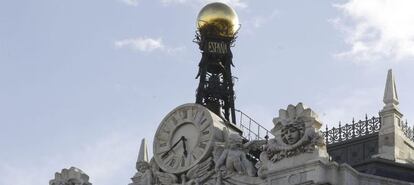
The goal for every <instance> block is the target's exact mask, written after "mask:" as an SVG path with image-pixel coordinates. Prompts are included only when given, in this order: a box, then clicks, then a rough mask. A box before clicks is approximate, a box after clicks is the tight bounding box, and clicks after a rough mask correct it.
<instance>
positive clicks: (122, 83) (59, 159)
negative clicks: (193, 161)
mask: <svg viewBox="0 0 414 185" xmlns="http://www.w3.org/2000/svg"><path fill="white" fill-rule="evenodd" d="M208 2H210V1H208V0H152V1H151V0H105V1H98V0H89V1H84V0H83V1H80V0H72V1H57V0H38V1H1V2H0V86H1V91H0V148H1V150H0V174H1V178H0V185H10V184H13V185H39V184H47V183H48V181H49V180H50V179H52V178H53V177H54V173H55V172H56V171H60V170H61V169H62V168H68V167H70V166H76V167H79V168H80V169H82V170H84V171H85V172H86V173H87V174H89V176H90V177H91V182H92V183H93V184H95V185H114V184H125V185H126V184H128V183H130V179H129V178H130V177H132V176H133V175H134V173H135V171H136V170H135V161H136V158H137V154H138V149H139V144H140V140H141V139H142V138H147V139H148V141H149V148H150V151H152V149H151V148H152V137H153V134H154V132H155V130H156V128H157V126H158V124H159V122H160V121H161V120H162V118H163V117H164V116H165V115H166V114H167V113H168V112H169V111H170V110H172V109H173V108H175V107H176V106H178V105H181V104H183V103H187V102H194V101H195V89H196V87H197V83H198V81H197V80H195V79H194V77H195V75H196V72H197V64H198V62H199V60H200V53H199V51H198V47H197V45H196V44H194V43H192V39H193V38H194V31H195V19H196V16H197V13H198V11H199V10H200V9H201V8H202V7H203V6H204V5H205V4H206V3H208ZM225 2H228V3H230V5H232V6H233V7H234V8H235V9H236V11H237V13H238V15H239V19H240V22H241V24H242V27H241V30H240V33H239V37H238V39H237V42H236V47H235V48H233V54H234V64H235V65H236V67H235V68H233V71H234V75H235V76H237V77H238V79H239V80H238V81H237V83H236V85H235V90H236V95H237V99H236V107H237V108H238V109H241V110H243V111H244V112H246V113H247V114H249V115H250V116H252V117H253V118H255V119H256V120H258V121H259V122H260V123H262V124H263V125H264V126H265V127H267V128H268V129H271V128H272V122H271V120H272V118H273V117H276V116H277V112H278V110H279V109H280V108H286V107H287V105H288V104H297V103H298V102H303V103H304V104H305V105H307V106H309V107H311V108H312V109H314V110H315V111H316V112H317V113H318V114H319V116H320V117H321V119H322V121H323V122H324V123H328V124H329V125H335V124H337V123H338V121H342V122H349V121H350V120H351V119H352V117H355V118H356V119H362V118H363V116H364V115H365V113H368V115H371V116H372V115H375V116H377V113H378V111H379V110H380V109H381V108H382V106H383V104H382V96H383V91H384V85H385V78H386V74H387V70H388V69H389V68H393V70H394V74H395V76H396V80H397V88H398V93H399V98H400V110H401V111H402V113H403V114H404V115H405V118H407V119H408V120H409V121H410V120H414V107H413V106H410V105H414V97H413V96H412V95H413V94H414V86H413V79H414V73H413V71H414V62H413V60H414V13H412V11H411V9H412V7H413V6H414V4H413V2H412V1H410V0H393V1H386V0H336V1H324V0H321V1H311V0H293V1H273V0H267V1H253V0H227V1H225ZM410 8H411V9H410Z"/></svg>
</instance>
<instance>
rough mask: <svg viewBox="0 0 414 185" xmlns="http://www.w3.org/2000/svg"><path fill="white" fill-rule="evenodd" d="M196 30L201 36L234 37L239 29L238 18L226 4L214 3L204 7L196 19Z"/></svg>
mask: <svg viewBox="0 0 414 185" xmlns="http://www.w3.org/2000/svg"><path fill="white" fill-rule="evenodd" d="M196 24H197V29H198V31H200V33H201V34H204V33H207V34H216V35H217V36H224V37H234V36H235V34H236V33H237V31H238V29H239V26H240V25H239V18H238V17H237V14H236V12H235V11H234V10H233V8H231V7H230V6H228V5H227V4H224V3H220V2H215V3H210V4H207V5H206V6H204V7H203V8H202V9H201V10H200V13H198V17H197V23H196Z"/></svg>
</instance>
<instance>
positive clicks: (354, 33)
mask: <svg viewBox="0 0 414 185" xmlns="http://www.w3.org/2000/svg"><path fill="white" fill-rule="evenodd" d="M334 6H335V7H336V8H338V9H339V10H340V11H341V13H342V15H341V17H339V18H336V19H333V20H332V23H333V24H334V25H335V26H336V27H337V28H338V29H340V30H341V31H343V33H344V34H345V43H346V44H347V45H349V46H350V48H349V50H347V51H343V52H340V53H337V54H335V56H337V57H339V58H350V59H353V60H354V61H356V62H366V61H376V60H380V59H388V60H393V61H399V60H402V59H406V58H409V57H414V11H412V8H413V7H414V1H412V0H349V1H348V2H346V3H344V4H340V5H334Z"/></svg>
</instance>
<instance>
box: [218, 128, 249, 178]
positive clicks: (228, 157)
mask: <svg viewBox="0 0 414 185" xmlns="http://www.w3.org/2000/svg"><path fill="white" fill-rule="evenodd" d="M226 145H227V146H226V147H225V148H224V150H223V152H222V153H221V155H220V156H219V158H218V159H217V160H216V161H215V170H216V172H217V173H218V174H221V175H222V174H223V170H224V169H221V167H222V166H224V167H225V172H226V173H229V174H232V173H237V174H239V175H249V176H255V174H256V170H255V168H254V166H253V164H252V163H251V162H250V161H249V160H248V159H247V157H246V152H245V151H244V148H243V146H244V145H243V139H242V137H241V136H240V135H238V134H229V135H228V139H227V142H226Z"/></svg>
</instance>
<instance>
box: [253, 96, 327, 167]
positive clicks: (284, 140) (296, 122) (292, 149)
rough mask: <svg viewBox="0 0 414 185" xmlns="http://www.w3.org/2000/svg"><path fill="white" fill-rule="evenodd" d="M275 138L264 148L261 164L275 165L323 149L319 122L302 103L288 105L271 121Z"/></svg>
mask: <svg viewBox="0 0 414 185" xmlns="http://www.w3.org/2000/svg"><path fill="white" fill-rule="evenodd" d="M273 123H274V128H273V129H272V130H271V132H272V134H273V135H274V136H275V137H274V138H272V139H270V140H269V141H268V143H267V144H266V145H265V146H264V148H263V152H262V153H261V155H260V160H261V163H259V164H258V166H259V167H260V166H263V163H269V162H270V163H276V162H278V161H280V160H283V159H285V158H290V157H293V156H296V155H299V154H302V153H312V152H313V151H314V150H315V149H316V147H324V146H325V141H324V139H323V136H322V133H321V132H320V131H319V128H320V127H321V122H320V121H319V119H318V116H317V115H316V113H315V112H313V111H312V110H311V109H310V108H306V107H304V106H303V104H302V103H298V104H297V105H296V106H294V105H289V106H288V107H287V109H286V110H284V109H280V110H279V117H276V118H274V119H273Z"/></svg>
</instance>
